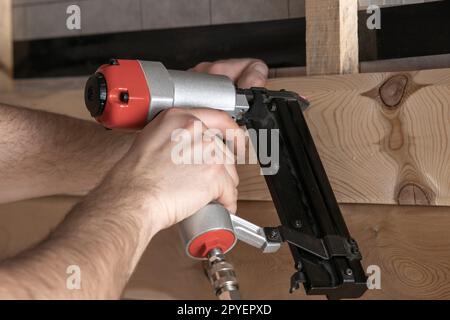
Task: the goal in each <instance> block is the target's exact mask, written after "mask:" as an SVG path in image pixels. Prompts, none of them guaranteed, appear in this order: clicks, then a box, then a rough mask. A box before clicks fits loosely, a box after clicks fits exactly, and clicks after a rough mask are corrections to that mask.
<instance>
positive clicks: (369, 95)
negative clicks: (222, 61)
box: [0, 69, 450, 205]
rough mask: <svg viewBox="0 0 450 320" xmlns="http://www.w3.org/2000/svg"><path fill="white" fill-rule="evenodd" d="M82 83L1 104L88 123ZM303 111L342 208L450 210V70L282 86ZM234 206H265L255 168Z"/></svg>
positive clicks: (38, 87)
mask: <svg viewBox="0 0 450 320" xmlns="http://www.w3.org/2000/svg"><path fill="white" fill-rule="evenodd" d="M84 81H85V79H84V78H76V79H61V80H45V81H43V80H32V81H30V80H27V81H21V82H17V83H16V89H15V91H14V92H9V93H8V92H3V93H0V102H6V103H10V104H15V105H22V106H26V107H29V108H34V109H42V110H48V111H51V112H56V113H63V114H66V115H70V116H74V117H78V118H82V119H90V116H89V113H88V112H87V111H86V108H85V107H84V102H83V92H82V90H81V89H80V88H82V87H83V83H84ZM268 87H269V88H271V89H276V90H278V89H287V90H292V91H295V92H298V93H300V94H302V95H304V96H306V97H307V98H308V99H309V100H310V101H311V106H310V108H309V109H308V110H307V111H306V119H307V122H308V125H309V127H310V130H311V133H312V136H313V138H314V141H315V143H316V146H317V149H318V151H319V154H320V156H321V159H322V162H323V164H324V166H325V169H326V172H327V174H328V177H329V179H330V182H331V185H332V187H333V190H334V192H335V194H336V198H337V200H338V202H340V203H374V204H418V205H424V204H425V205H427V204H428V205H450V182H449V181H450V125H449V121H450V69H437V70H423V71H418V72H400V73H371V74H355V75H336V76H315V77H298V78H280V79H274V80H270V81H269V83H268ZM238 172H239V176H240V181H241V183H240V187H239V198H240V199H242V200H270V195H269V193H268V191H267V187H266V185H265V182H264V179H263V177H262V176H260V173H259V168H258V166H256V165H244V166H241V165H240V166H238Z"/></svg>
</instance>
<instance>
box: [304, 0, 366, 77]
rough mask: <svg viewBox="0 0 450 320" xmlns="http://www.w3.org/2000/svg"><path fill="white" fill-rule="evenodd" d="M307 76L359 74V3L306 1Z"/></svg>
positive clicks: (352, 1) (331, 0) (328, 0)
mask: <svg viewBox="0 0 450 320" xmlns="http://www.w3.org/2000/svg"><path fill="white" fill-rule="evenodd" d="M305 8H306V68H307V74H308V75H323V74H347V73H357V72H358V62H359V60H358V1H356V0H306V3H305Z"/></svg>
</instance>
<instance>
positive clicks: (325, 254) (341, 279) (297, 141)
mask: <svg viewBox="0 0 450 320" xmlns="http://www.w3.org/2000/svg"><path fill="white" fill-rule="evenodd" d="M238 93H241V94H244V95H245V96H246V97H247V101H248V102H249V106H250V109H249V110H248V111H247V112H246V113H245V114H244V116H243V118H242V119H241V121H240V122H241V124H245V125H246V127H247V128H249V129H250V128H251V129H256V130H259V129H267V130H273V129H278V133H279V152H280V156H279V167H278V172H277V173H276V174H275V175H265V180H266V183H267V186H268V188H269V190H270V194H271V196H272V199H273V202H274V204H275V207H276V210H277V213H278V216H279V219H280V221H281V226H279V227H275V228H274V227H265V228H263V232H264V236H265V237H263V238H265V239H266V243H265V244H264V246H267V247H270V246H274V245H275V244H277V243H281V242H287V243H289V247H290V250H291V253H292V257H293V259H294V265H295V268H296V270H297V271H296V272H295V273H294V274H293V276H292V278H291V289H290V290H291V292H292V291H294V290H296V289H298V288H299V286H300V284H303V285H304V288H305V290H306V293H307V294H308V295H326V296H327V297H328V298H329V299H343V298H357V297H360V296H361V295H362V294H363V293H364V292H365V291H366V290H367V285H366V281H367V277H366V275H365V273H364V270H363V268H362V265H361V259H362V257H361V254H360V252H359V249H358V245H357V243H356V242H355V240H354V239H352V237H351V236H350V234H349V231H348V229H347V226H346V224H345V221H344V219H343V217H342V214H341V212H340V209H339V206H338V204H337V201H336V198H335V196H334V194H333V191H332V189H331V186H330V183H329V181H328V178H327V176H326V173H325V170H324V167H323V165H322V163H321V161H320V157H319V154H318V152H317V150H316V147H315V145H314V141H313V139H312V137H311V134H310V132H309V129H308V126H307V124H306V121H305V118H304V116H303V112H302V110H304V109H306V108H307V107H308V105H309V102H308V101H306V100H305V99H303V98H302V97H300V96H299V95H297V94H296V93H293V92H288V91H268V90H266V89H263V88H252V89H248V90H240V89H238ZM256 136H259V135H256ZM264 143H268V144H269V146H268V148H267V149H268V150H269V152H270V149H271V146H270V143H271V142H270V139H267V142H266V141H264ZM254 145H255V147H256V148H260V147H261V145H260V142H259V141H257V142H256V144H254ZM256 151H258V150H256ZM256 153H257V154H258V155H259V152H256ZM235 229H237V230H239V228H238V227H235ZM274 251H275V250H274Z"/></svg>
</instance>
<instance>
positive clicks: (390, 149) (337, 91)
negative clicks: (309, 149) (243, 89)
mask: <svg viewBox="0 0 450 320" xmlns="http://www.w3.org/2000/svg"><path fill="white" fill-rule="evenodd" d="M270 88H272V89H287V90H292V91H296V92H298V93H300V94H302V95H305V96H306V97H307V98H308V99H309V100H310V101H311V106H310V108H309V109H308V110H307V111H306V118H307V122H308V125H309V127H310V130H311V133H312V136H313V138H314V141H315V143H316V146H317V149H318V151H319V154H320V156H321V159H322V162H323V164H324V166H325V169H326V171H327V174H328V177H329V179H330V182H331V184H332V187H333V190H334V192H335V194H336V197H337V199H338V201H339V202H341V203H378V204H422V205H423V204H428V205H450V182H449V181H450V125H449V121H450V69H441V70H426V71H418V72H409V73H374V74H358V75H341V76H317V77H303V78H284V79H278V80H273V81H271V82H270ZM247 170H248V171H247ZM250 171H251V172H250ZM239 172H240V174H241V185H240V193H241V199H249V200H252V199H255V200H256V199H267V200H268V199H270V196H269V194H268V192H267V191H265V194H262V193H260V192H261V191H262V190H263V189H264V180H263V178H262V177H258V176H257V171H256V170H255V168H252V167H243V168H239Z"/></svg>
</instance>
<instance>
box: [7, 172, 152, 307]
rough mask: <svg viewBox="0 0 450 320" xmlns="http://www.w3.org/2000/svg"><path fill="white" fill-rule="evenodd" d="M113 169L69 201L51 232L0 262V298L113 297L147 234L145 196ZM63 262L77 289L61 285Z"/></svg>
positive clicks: (149, 227)
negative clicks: (76, 275)
mask: <svg viewBox="0 0 450 320" xmlns="http://www.w3.org/2000/svg"><path fill="white" fill-rule="evenodd" d="M123 171H124V170H121V169H119V170H116V173H113V174H110V175H108V177H107V178H106V180H105V181H103V182H102V183H101V184H100V185H99V186H98V187H97V188H95V189H94V190H93V191H92V192H91V193H89V194H88V195H87V197H86V198H85V199H84V200H83V201H82V202H81V203H79V204H78V205H77V206H75V207H74V208H73V209H72V210H71V212H70V213H69V214H68V216H67V217H66V219H65V220H64V221H63V223H62V224H61V225H60V226H59V227H58V228H57V229H56V230H55V232H53V234H52V235H51V236H50V237H49V238H48V239H47V240H45V241H44V242H43V243H41V244H39V245H38V246H36V247H35V248H32V249H30V250H28V251H26V252H24V253H22V254H21V255H19V256H17V257H14V258H12V259H10V260H7V261H5V262H2V263H1V264H0V299H2V298H3V299H5V298H6V299H71V298H74V299H116V298H119V297H120V294H121V292H122V290H123V288H124V286H125V284H126V282H127V281H128V279H129V277H130V275H131V273H132V272H133V270H134V268H135V266H136V264H137V261H138V260H139V258H140V256H141V255H142V252H143V250H144V249H145V247H146V246H147V244H148V242H149V241H150V239H151V237H152V236H153V235H154V233H155V232H157V231H158V228H157V223H153V221H152V219H154V218H152V217H153V214H152V206H151V201H150V199H149V198H148V195H147V193H146V192H143V191H142V190H141V188H140V186H139V185H135V184H132V183H128V182H127V178H126V174H127V173H126V172H123ZM69 266H76V267H77V268H79V270H80V271H81V273H80V280H81V288H80V289H76V288H75V289H73V288H72V289H71V287H70V286H69V287H68V286H67V285H66V282H67V279H68V278H69V276H70V275H69V274H67V273H66V270H67V268H68V267H69Z"/></svg>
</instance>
